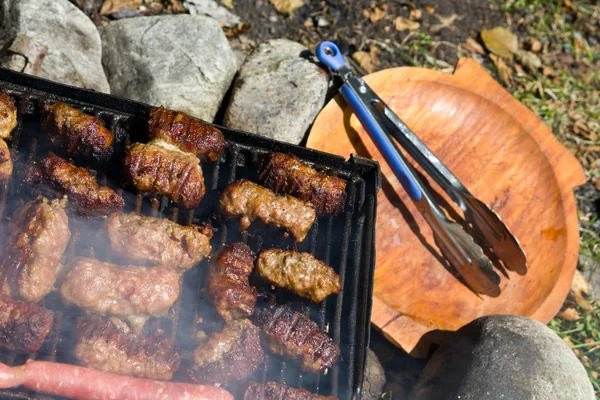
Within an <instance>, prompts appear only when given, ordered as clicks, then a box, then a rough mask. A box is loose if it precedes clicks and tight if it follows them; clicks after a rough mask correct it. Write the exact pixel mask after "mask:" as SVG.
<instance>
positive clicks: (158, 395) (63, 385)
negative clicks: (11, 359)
mask: <svg viewBox="0 0 600 400" xmlns="http://www.w3.org/2000/svg"><path fill="white" fill-rule="evenodd" d="M17 386H23V387H24V388H26V389H31V390H34V391H36V392H38V393H48V394H51V395H55V396H60V397H64V398H69V399H72V400H90V399H98V400H108V399H119V400H184V399H190V400H191V399H194V400H234V398H233V396H232V395H231V394H229V393H228V392H227V391H225V390H223V389H221V388H217V387H214V386H203V385H191V384H189V383H180V382H161V381H153V380H150V379H141V378H132V377H129V376H123V375H117V374H112V373H110V372H104V371H97V370H95V369H91V368H85V367H78V366H75V365H70V364H61V363H57V362H50V361H30V362H28V363H26V364H23V365H20V366H18V367H9V366H8V365H6V364H2V363H0V388H12V387H17Z"/></svg>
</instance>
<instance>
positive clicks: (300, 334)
mask: <svg viewBox="0 0 600 400" xmlns="http://www.w3.org/2000/svg"><path fill="white" fill-rule="evenodd" d="M257 316H258V321H259V323H260V324H261V325H262V329H263V333H264V335H265V337H266V339H267V344H268V347H269V350H270V351H271V352H272V353H273V354H277V355H280V356H285V357H289V358H292V359H296V360H298V361H299V362H300V366H301V368H302V370H304V371H310V372H314V373H318V372H319V371H322V370H323V369H325V368H328V367H333V366H334V365H335V363H336V361H337V359H338V357H339V356H340V349H339V347H338V346H337V345H336V344H335V343H334V342H333V340H331V338H330V337H329V336H327V334H326V333H324V332H321V330H320V329H319V327H318V326H317V324H315V323H314V322H313V321H311V320H310V318H308V317H307V316H305V315H304V314H301V313H299V312H293V311H292V309H291V308H290V307H289V306H287V305H285V306H280V307H278V308H277V309H275V311H271V310H267V309H262V310H259V311H258V312H257Z"/></svg>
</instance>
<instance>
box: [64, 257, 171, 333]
mask: <svg viewBox="0 0 600 400" xmlns="http://www.w3.org/2000/svg"><path fill="white" fill-rule="evenodd" d="M67 270H68V271H69V273H68V274H67V276H66V278H65V281H64V282H63V284H62V286H61V288H60V293H61V295H62V298H63V301H64V302H65V303H66V304H73V305H76V306H78V307H81V308H84V309H87V310H90V311H94V312H96V313H98V314H101V315H106V316H115V317H121V318H125V319H127V320H129V322H131V323H132V324H133V325H134V326H133V328H134V330H135V331H136V332H137V333H139V332H141V329H142V328H143V326H144V323H145V322H146V320H147V319H148V318H149V317H151V316H157V317H158V316H164V315H167V313H168V311H169V309H170V308H171V306H172V305H173V304H174V303H175V301H177V299H178V298H179V295H180V283H179V274H178V273H177V272H176V271H175V270H173V269H171V268H167V267H162V266H158V267H134V266H127V267H122V266H119V265H114V264H110V263H105V262H101V261H98V260H95V259H93V258H83V257H82V258H76V259H75V260H73V261H72V262H71V263H70V264H69V265H68V266H67Z"/></svg>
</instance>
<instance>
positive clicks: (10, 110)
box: [0, 93, 17, 139]
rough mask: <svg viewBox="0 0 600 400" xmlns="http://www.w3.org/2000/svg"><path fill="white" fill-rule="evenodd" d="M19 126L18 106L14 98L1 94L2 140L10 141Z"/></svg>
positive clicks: (0, 131)
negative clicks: (11, 134) (14, 130)
mask: <svg viewBox="0 0 600 400" xmlns="http://www.w3.org/2000/svg"><path fill="white" fill-rule="evenodd" d="M16 126H17V106H16V105H15V101H14V100H13V98H12V97H10V96H9V95H8V94H6V93H0V139H8V138H9V137H10V133H11V132H12V130H13V129H15V127H16Z"/></svg>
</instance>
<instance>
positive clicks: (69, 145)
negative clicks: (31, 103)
mask: <svg viewBox="0 0 600 400" xmlns="http://www.w3.org/2000/svg"><path fill="white" fill-rule="evenodd" d="M42 125H43V126H44V128H45V129H46V131H47V132H48V134H49V136H50V141H51V142H52V144H53V145H55V146H61V147H62V146H64V147H65V150H66V151H67V153H69V154H70V155H72V156H84V157H88V158H90V157H92V158H94V159H96V160H105V159H107V158H108V157H110V155H111V154H112V152H113V141H114V139H115V137H114V135H113V134H112V133H111V132H110V131H109V130H108V129H106V128H105V127H104V125H103V124H102V121H100V119H98V118H96V117H92V116H91V115H87V114H86V113H84V112H81V111H79V110H78V109H76V108H73V107H69V106H68V105H66V104H64V103H55V104H53V105H49V104H44V105H43V107H42Z"/></svg>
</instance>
